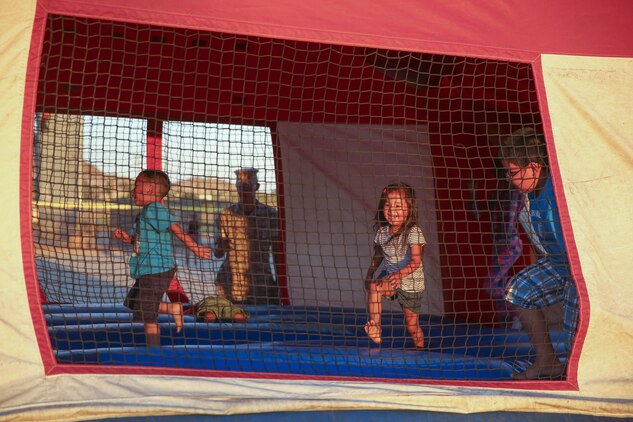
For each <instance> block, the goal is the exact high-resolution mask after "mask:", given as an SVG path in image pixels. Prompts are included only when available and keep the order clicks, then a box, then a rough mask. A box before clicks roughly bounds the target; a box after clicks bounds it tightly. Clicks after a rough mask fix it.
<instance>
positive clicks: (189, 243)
mask: <svg viewBox="0 0 633 422" xmlns="http://www.w3.org/2000/svg"><path fill="white" fill-rule="evenodd" d="M169 231H171V232H172V233H173V234H174V236H176V237H177V238H178V239H179V240H180V241H181V242H182V243H184V245H185V246H186V247H187V248H188V249H189V250H190V251H191V252H193V253H194V254H195V255H196V256H197V257H198V258H202V259H209V258H210V257H211V248H207V247H206V246H201V245H198V244H197V243H196V241H195V240H193V239H192V238H191V236H189V235H188V234H187V233H186V232H185V230H184V229H183V228H182V227H180V226H179V225H178V224H175V223H174V224H172V225H171V226H169Z"/></svg>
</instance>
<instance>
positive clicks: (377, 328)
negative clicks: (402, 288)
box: [365, 281, 388, 344]
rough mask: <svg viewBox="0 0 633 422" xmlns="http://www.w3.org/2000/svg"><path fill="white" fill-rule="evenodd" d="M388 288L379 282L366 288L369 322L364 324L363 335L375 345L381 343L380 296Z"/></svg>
mask: <svg viewBox="0 0 633 422" xmlns="http://www.w3.org/2000/svg"><path fill="white" fill-rule="evenodd" d="M385 289H387V290H388V287H387V286H386V282H385V281H379V282H376V283H370V284H369V285H368V286H367V313H368V314H369V321H367V324H365V333H367V336H368V337H369V338H370V339H371V340H372V341H373V342H374V343H376V344H380V343H381V342H382V338H381V335H382V327H381V325H380V324H381V317H382V296H383V295H384V294H385V292H386V290H385Z"/></svg>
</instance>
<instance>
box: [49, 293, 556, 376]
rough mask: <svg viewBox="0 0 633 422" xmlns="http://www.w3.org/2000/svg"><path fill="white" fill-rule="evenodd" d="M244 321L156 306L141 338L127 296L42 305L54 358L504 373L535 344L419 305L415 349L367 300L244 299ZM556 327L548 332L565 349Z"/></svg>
mask: <svg viewBox="0 0 633 422" xmlns="http://www.w3.org/2000/svg"><path fill="white" fill-rule="evenodd" d="M247 309H248V311H249V313H250V314H251V317H250V318H249V320H248V321H247V322H246V323H204V322H198V321H196V319H195V318H194V317H193V316H185V324H184V327H183V330H182V332H180V333H176V330H175V325H174V323H173V321H172V319H171V317H168V316H165V315H161V316H159V324H160V326H161V342H162V346H161V347H147V346H146V345H145V335H144V333H143V325H142V324H140V323H135V322H133V321H132V315H131V313H130V312H129V311H128V310H127V309H126V308H125V307H123V306H119V305H105V306H83V305H82V306H73V305H45V306H44V314H45V317H46V321H47V324H48V327H49V328H48V330H49V335H50V338H51V342H52V346H53V350H54V352H55V356H56V357H57V360H58V362H59V363H62V364H63V363H73V364H100V365H134V366H154V367H166V368H183V369H207V370H227V371H244V372H275V373H291V374H300V375H308V376H314V375H325V376H345V377H372V378H374V377H377V378H397V379H422V378H424V379H438V380H503V379H509V378H510V375H511V374H512V373H513V372H516V371H519V370H522V369H524V368H525V367H526V366H527V365H529V363H530V359H531V358H533V353H534V352H533V350H532V347H531V344H530V342H529V339H528V337H527V335H526V334H525V333H524V332H523V331H517V330H514V331H513V330H507V329H493V328H490V327H486V326H482V325H479V324H466V323H462V322H457V321H454V320H451V319H449V318H441V317H437V316H428V315H422V316H421V317H420V323H421V326H422V329H423V331H424V334H425V338H426V346H427V347H426V349H424V350H415V349H414V348H413V343H412V341H411V340H410V338H409V336H408V334H407V333H406V330H405V328H404V324H403V318H402V314H401V313H393V314H392V313H385V314H384V316H383V321H382V324H383V342H382V344H381V345H380V346H377V345H375V344H373V343H372V342H371V341H370V340H369V339H368V338H367V336H366V335H365V333H364V331H363V325H364V324H365V322H366V315H365V311H364V310H360V309H344V308H336V309H334V308H317V307H293V306H288V307H275V306H272V307H247ZM558 336H559V333H554V335H553V336H552V337H553V339H554V341H555V346H556V347H557V351H559V352H562V346H561V344H560V342H559V341H558Z"/></svg>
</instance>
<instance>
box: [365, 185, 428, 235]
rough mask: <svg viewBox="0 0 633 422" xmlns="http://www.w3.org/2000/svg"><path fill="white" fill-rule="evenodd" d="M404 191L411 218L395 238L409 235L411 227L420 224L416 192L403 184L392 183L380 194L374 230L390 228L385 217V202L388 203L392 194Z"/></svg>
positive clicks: (409, 217) (408, 218)
mask: <svg viewBox="0 0 633 422" xmlns="http://www.w3.org/2000/svg"><path fill="white" fill-rule="evenodd" d="M399 190H400V191H403V192H404V198H405V200H406V201H407V205H408V206H409V216H408V217H407V221H405V223H404V224H403V225H402V227H401V228H400V230H399V231H398V233H394V234H393V237H396V236H398V235H400V234H402V233H407V232H408V231H409V229H411V227H413V226H414V225H415V224H417V223H418V207H417V206H416V204H415V191H414V190H413V188H412V187H411V186H410V185H408V184H406V183H403V182H397V183H391V184H389V185H387V186H385V188H384V189H383V190H382V193H381V194H380V201H378V211H376V215H375V216H374V230H376V231H378V230H379V229H380V228H381V227H384V226H388V225H389V223H388V222H387V218H386V217H385V202H387V196H388V195H389V194H390V193H391V192H395V191H399Z"/></svg>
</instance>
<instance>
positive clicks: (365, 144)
mask: <svg viewBox="0 0 633 422" xmlns="http://www.w3.org/2000/svg"><path fill="white" fill-rule="evenodd" d="M277 131H278V134H279V141H280V144H281V151H282V152H281V154H282V170H283V179H284V201H285V204H284V205H285V209H286V257H287V259H286V262H287V265H288V268H287V272H288V284H289V287H290V299H291V303H292V304H293V305H319V306H334V307H339V306H345V307H356V308H361V309H364V308H365V307H366V304H367V294H366V292H365V289H364V278H365V275H366V273H367V266H368V265H369V261H370V259H371V256H372V254H373V239H374V231H373V228H372V225H373V217H374V214H375V212H376V209H377V206H378V200H379V198H380V194H381V192H382V189H383V188H384V187H385V186H386V185H387V184H389V183H392V182H396V181H403V182H405V183H408V184H410V185H411V186H412V187H413V188H414V189H415V191H416V196H417V203H418V211H419V218H418V220H419V225H420V227H421V228H422V230H423V231H424V235H425V237H426V241H427V246H426V247H425V249H424V268H425V280H426V293H427V298H426V301H425V303H424V305H423V307H422V313H426V314H434V315H442V314H443V298H442V286H441V277H440V266H439V246H438V240H437V239H438V236H437V221H436V209H435V187H434V181H433V180H434V179H433V167H432V160H431V154H430V148H429V142H428V133H427V129H426V127H425V126H418V127H413V126H411V127H396V128H392V127H387V126H367V125H365V126H363V125H343V124H336V125H334V124H331V125H327V124H311V123H279V124H278V125H277ZM383 302H384V303H385V309H392V310H398V309H399V307H397V306H396V305H397V304H395V303H389V302H387V301H383ZM390 305H391V306H390Z"/></svg>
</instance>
